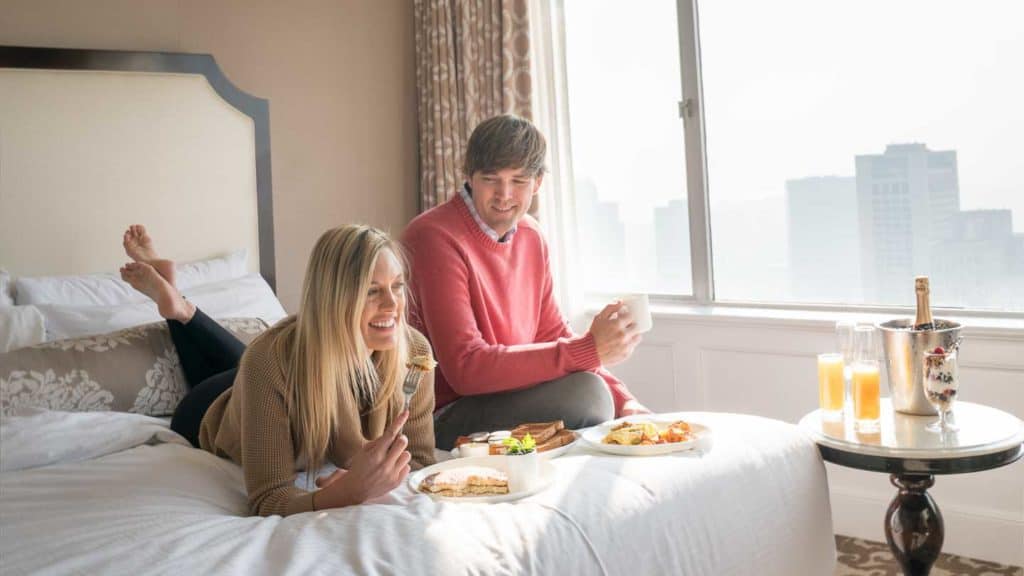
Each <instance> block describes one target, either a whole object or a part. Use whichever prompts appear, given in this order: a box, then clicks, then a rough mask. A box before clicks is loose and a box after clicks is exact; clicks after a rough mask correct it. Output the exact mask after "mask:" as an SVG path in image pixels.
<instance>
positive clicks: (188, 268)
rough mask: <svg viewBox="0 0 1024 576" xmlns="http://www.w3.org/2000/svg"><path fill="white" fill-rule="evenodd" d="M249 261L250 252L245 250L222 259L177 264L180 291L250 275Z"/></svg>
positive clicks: (177, 280)
mask: <svg viewBox="0 0 1024 576" xmlns="http://www.w3.org/2000/svg"><path fill="white" fill-rule="evenodd" d="M248 260H249V251H248V250H246V249H245V248H243V249H241V250H236V251H234V252H232V253H230V254H228V255H227V256H222V257H220V258H209V259H206V260H197V261H195V262H186V263H184V264H176V265H175V266H174V273H175V279H176V284H177V285H178V290H187V289H189V288H193V287H195V286H203V285H205V284H213V283H215V282H223V281H225V280H232V279H234V278H241V277H242V276H245V275H246V274H247V273H248V271H247V269H246V263H247V262H248Z"/></svg>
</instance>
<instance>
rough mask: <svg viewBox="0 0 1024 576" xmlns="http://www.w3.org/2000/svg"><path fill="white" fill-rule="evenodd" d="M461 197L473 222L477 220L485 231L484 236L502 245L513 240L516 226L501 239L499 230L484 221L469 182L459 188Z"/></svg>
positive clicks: (478, 224)
mask: <svg viewBox="0 0 1024 576" xmlns="http://www.w3.org/2000/svg"><path fill="white" fill-rule="evenodd" d="M459 196H461V197H462V201H463V202H465V203H466V208H469V213H470V214H472V215H473V220H476V224H477V226H479V227H480V229H481V230H483V232H484V234H487V236H488V237H489V238H490V239H491V240H494V241H495V242H499V243H502V244H504V243H505V242H510V241H511V240H512V235H513V234H515V233H516V226H515V225H513V226H512V228H510V229H509V231H508V232H506V233H505V235H504V236H502V237H499V236H498V232H497V230H495V229H494V228H491V227H490V226H488V225H487V223H486V222H484V219H483V218H481V217H480V213H479V212H477V211H476V206H475V205H474V204H473V190H472V189H471V188H470V187H469V182H465V183H463V185H462V188H459Z"/></svg>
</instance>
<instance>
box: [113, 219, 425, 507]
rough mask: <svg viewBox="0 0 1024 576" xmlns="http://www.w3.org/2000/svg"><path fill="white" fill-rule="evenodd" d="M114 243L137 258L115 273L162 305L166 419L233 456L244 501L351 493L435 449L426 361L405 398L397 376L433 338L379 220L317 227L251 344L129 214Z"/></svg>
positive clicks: (352, 498) (378, 489) (388, 478)
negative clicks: (291, 310)
mask: <svg viewBox="0 0 1024 576" xmlns="http://www.w3.org/2000/svg"><path fill="white" fill-rule="evenodd" d="M124 245H125V250H126V252H128V255H129V256H130V257H132V259H133V260H135V261H134V262H132V263H129V264H127V265H125V267H124V268H122V270H121V275H122V277H123V278H124V279H125V281H127V282H129V283H130V284H131V285H132V286H134V287H135V288H136V289H138V290H140V291H141V292H143V293H145V294H147V295H148V296H150V297H151V298H153V300H154V301H156V303H157V306H158V309H159V310H160V313H161V314H162V315H163V316H164V317H165V318H167V320H168V324H169V325H170V327H171V335H172V339H173V340H174V343H175V346H176V348H177V349H178V352H179V356H180V357H181V360H182V365H183V368H184V370H185V373H186V380H187V381H188V383H189V385H190V387H191V389H190V391H189V393H188V395H187V396H186V397H185V399H184V400H182V402H181V404H180V405H179V406H178V408H177V410H176V411H175V414H174V418H173V419H172V425H171V427H172V428H173V429H174V430H176V431H178V432H179V433H181V434H182V435H184V436H185V437H186V438H188V439H189V440H190V441H191V442H192V443H193V444H194V445H196V446H198V447H200V448H202V449H204V450H207V451H209V452H212V453H214V454H216V455H218V456H221V457H224V458H230V459H231V460H233V461H234V462H236V463H238V464H240V465H241V466H242V468H243V471H244V474H245V484H246V490H247V491H248V495H249V504H250V509H251V511H252V513H254V514H259V515H262V516H268V515H272V514H280V515H288V514H294V513H297V512H306V511H310V510H319V509H324V508H337V507H342V506H349V505H353V504H359V503H361V502H364V501H366V500H369V499H372V498H375V497H377V496H381V495H383V494H386V493H387V492H389V491H391V490H392V489H393V488H395V487H396V486H398V484H399V483H400V482H401V481H402V480H403V479H404V478H405V476H406V475H407V474H408V473H409V469H410V465H415V466H422V465H427V464H431V463H433V462H434V455H433V454H434V453H433V448H434V430H433V417H432V411H433V408H434V374H433V371H430V372H428V373H427V374H426V375H425V377H423V378H422V380H421V382H420V384H419V386H418V387H417V390H416V393H415V394H414V395H413V397H412V399H411V402H410V404H409V409H408V410H405V409H404V404H405V398H404V396H403V393H402V389H401V388H402V380H403V379H404V377H405V374H406V371H407V367H406V364H407V363H408V361H409V360H410V359H411V358H413V357H415V356H421V355H429V354H430V353H431V352H430V347H429V344H427V341H426V339H425V338H424V337H423V335H422V334H420V333H419V332H416V331H415V330H414V329H412V328H410V327H409V326H408V325H407V323H406V319H405V309H406V300H405V299H406V288H405V266H404V265H403V263H402V260H401V252H400V249H399V247H398V246H397V245H396V244H395V242H393V241H392V240H391V239H390V238H389V237H388V236H387V235H386V234H385V233H383V232H381V231H379V230H376V229H374V228H370V227H367V226H344V227H341V228H335V229H333V230H329V231H327V232H326V233H324V234H323V236H321V237H320V239H319V241H317V243H316V246H315V247H314V248H313V253H312V255H311V256H310V259H309V265H308V267H307V269H306V278H305V282H304V284H303V289H302V301H301V305H300V309H299V313H298V314H297V315H295V316H291V317H288V318H286V319H284V320H282V321H281V322H279V323H278V324H276V325H275V326H274V327H272V328H271V329H269V330H268V331H267V332H265V333H264V334H262V335H260V336H259V337H258V338H257V339H256V340H254V341H253V342H252V343H251V344H250V345H249V347H248V349H245V348H244V346H243V345H242V344H241V343H240V342H238V341H237V340H236V339H234V338H233V337H232V336H231V335H230V333H228V332H227V331H225V330H224V329H223V328H221V327H220V326H219V325H218V324H217V323H216V322H214V321H212V320H211V319H210V318H209V317H207V316H206V315H205V314H203V313H202V312H201V311H200V310H198V309H197V308H196V307H195V306H194V305H192V304H191V303H190V302H188V301H187V300H185V299H183V298H182V297H181V295H180V294H179V293H178V291H177V290H176V289H175V288H174V285H173V263H168V261H166V260H161V259H159V258H158V257H157V256H156V253H155V251H154V250H153V249H152V240H151V239H150V238H149V236H148V235H147V234H146V233H145V229H144V228H142V227H141V226H132V227H131V228H129V229H128V231H126V232H125V237H124ZM243 352H244V353H243ZM239 359H240V363H239ZM327 461H330V462H332V463H333V464H335V465H336V466H338V467H339V468H340V469H339V470H338V471H336V472H334V473H333V474H331V475H330V476H327V477H323V478H318V479H317V481H316V485H317V486H318V487H319V490H316V491H307V490H304V489H302V488H300V487H298V486H296V485H295V479H296V476H297V473H298V470H299V468H300V467H304V468H306V469H307V470H314V471H315V470H319V469H320V467H321V466H322V465H323V464H324V463H325V462H327Z"/></svg>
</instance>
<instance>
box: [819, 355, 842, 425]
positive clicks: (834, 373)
mask: <svg viewBox="0 0 1024 576" xmlns="http://www.w3.org/2000/svg"><path fill="white" fill-rule="evenodd" d="M844 384H845V380H844V378H843V355H842V354H838V353H835V352H830V353H827V354H818V407H819V408H821V416H822V418H824V419H826V420H839V419H840V418H842V417H843V398H844V397H845V396H846V386H845V385H844Z"/></svg>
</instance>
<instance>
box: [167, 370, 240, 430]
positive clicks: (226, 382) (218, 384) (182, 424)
mask: <svg viewBox="0 0 1024 576" xmlns="http://www.w3.org/2000/svg"><path fill="white" fill-rule="evenodd" d="M237 373H238V369H237V368H233V369H231V370H226V371H224V372H221V373H219V374H214V375H213V376H211V377H209V378H207V379H206V380H203V381H202V382H200V383H199V385H198V386H196V387H194V388H192V390H190V391H189V393H188V394H186V395H185V397H184V398H183V399H182V400H181V403H180V404H178V407H177V408H175V409H174V416H172V417H171V430H174V431H175V432H177V433H178V434H181V435H182V436H184V437H185V438H186V439H188V441H189V442H190V443H191V444H192V445H193V446H195V447H196V448H199V425H200V424H201V423H202V422H203V416H205V415H206V411H207V410H208V409H209V408H210V405H211V404H213V401H214V400H216V399H217V397H218V396H220V395H221V394H222V393H223V392H224V391H225V390H227V389H228V388H231V386H232V385H233V384H234V383H235V375H236V374H237Z"/></svg>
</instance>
